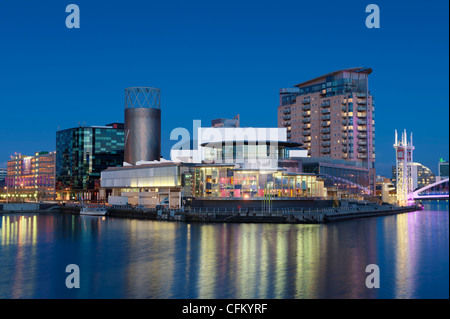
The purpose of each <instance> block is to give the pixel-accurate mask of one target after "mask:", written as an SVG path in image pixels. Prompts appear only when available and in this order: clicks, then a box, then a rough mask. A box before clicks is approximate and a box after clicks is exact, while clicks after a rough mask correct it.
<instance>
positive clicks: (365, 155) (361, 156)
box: [358, 154, 367, 158]
mask: <svg viewBox="0 0 450 319" xmlns="http://www.w3.org/2000/svg"><path fill="white" fill-rule="evenodd" d="M358 158H367V154H358Z"/></svg>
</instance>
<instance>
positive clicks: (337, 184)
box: [300, 157, 372, 198]
mask: <svg viewBox="0 0 450 319" xmlns="http://www.w3.org/2000/svg"><path fill="white" fill-rule="evenodd" d="M300 160H301V163H302V164H301V165H302V169H303V172H305V173H312V174H317V175H318V176H319V177H321V178H323V179H324V181H325V182H324V183H325V187H326V188H327V191H328V194H329V196H334V197H338V198H361V196H364V195H371V194H372V189H371V185H370V176H371V174H372V173H371V171H370V170H369V169H368V168H367V167H362V166H361V163H360V162H353V161H346V160H339V159H332V158H324V157H306V158H301V159H300Z"/></svg>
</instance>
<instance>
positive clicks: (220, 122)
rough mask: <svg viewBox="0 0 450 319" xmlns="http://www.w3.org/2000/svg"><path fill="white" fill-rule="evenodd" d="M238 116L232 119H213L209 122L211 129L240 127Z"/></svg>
mask: <svg viewBox="0 0 450 319" xmlns="http://www.w3.org/2000/svg"><path fill="white" fill-rule="evenodd" d="M239 122H240V118H239V114H238V115H236V116H235V117H233V118H232V119H223V118H221V119H215V120H212V121H211V126H212V127H239V126H240V123H239Z"/></svg>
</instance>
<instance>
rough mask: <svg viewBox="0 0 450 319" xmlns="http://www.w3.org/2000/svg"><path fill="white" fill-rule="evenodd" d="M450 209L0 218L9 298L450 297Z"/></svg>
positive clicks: (2, 290)
mask: <svg viewBox="0 0 450 319" xmlns="http://www.w3.org/2000/svg"><path fill="white" fill-rule="evenodd" d="M448 212H449V206H448V202H446V203H442V202H441V203H440V204H429V205H427V206H426V207H425V210H424V211H419V212H413V213H408V214H400V215H396V216H386V217H378V218H366V219H360V220H353V221H345V222H339V223H334V224H328V225H291V224H286V225H285V224H200V223H192V224H186V223H177V222H164V221H145V220H131V219H118V218H108V217H106V218H102V217H89V216H75V215H63V214H58V213H52V214H45V215H44V214H40V215H31V214H23V215H12V214H10V215H0V298H161V299H165V298H177V299H182V298H193V299H195V298H205V299H210V298H265V299H272V298H449V266H448V265H449V222H448V215H449V213H448ZM68 264H76V265H78V266H79V268H80V288H78V289H77V288H73V289H68V288H67V287H66V285H65V281H66V277H67V276H68V275H69V273H66V272H65V270H66V266H67V265H68ZM368 264H377V265H378V266H379V269H380V288H379V289H368V288H367V287H366V285H365V281H366V276H368V273H366V272H365V269H366V266H367V265H368Z"/></svg>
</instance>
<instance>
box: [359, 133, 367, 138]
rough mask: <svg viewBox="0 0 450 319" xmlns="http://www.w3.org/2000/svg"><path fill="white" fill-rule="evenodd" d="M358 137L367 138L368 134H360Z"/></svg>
mask: <svg viewBox="0 0 450 319" xmlns="http://www.w3.org/2000/svg"><path fill="white" fill-rule="evenodd" d="M358 138H367V134H358Z"/></svg>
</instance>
